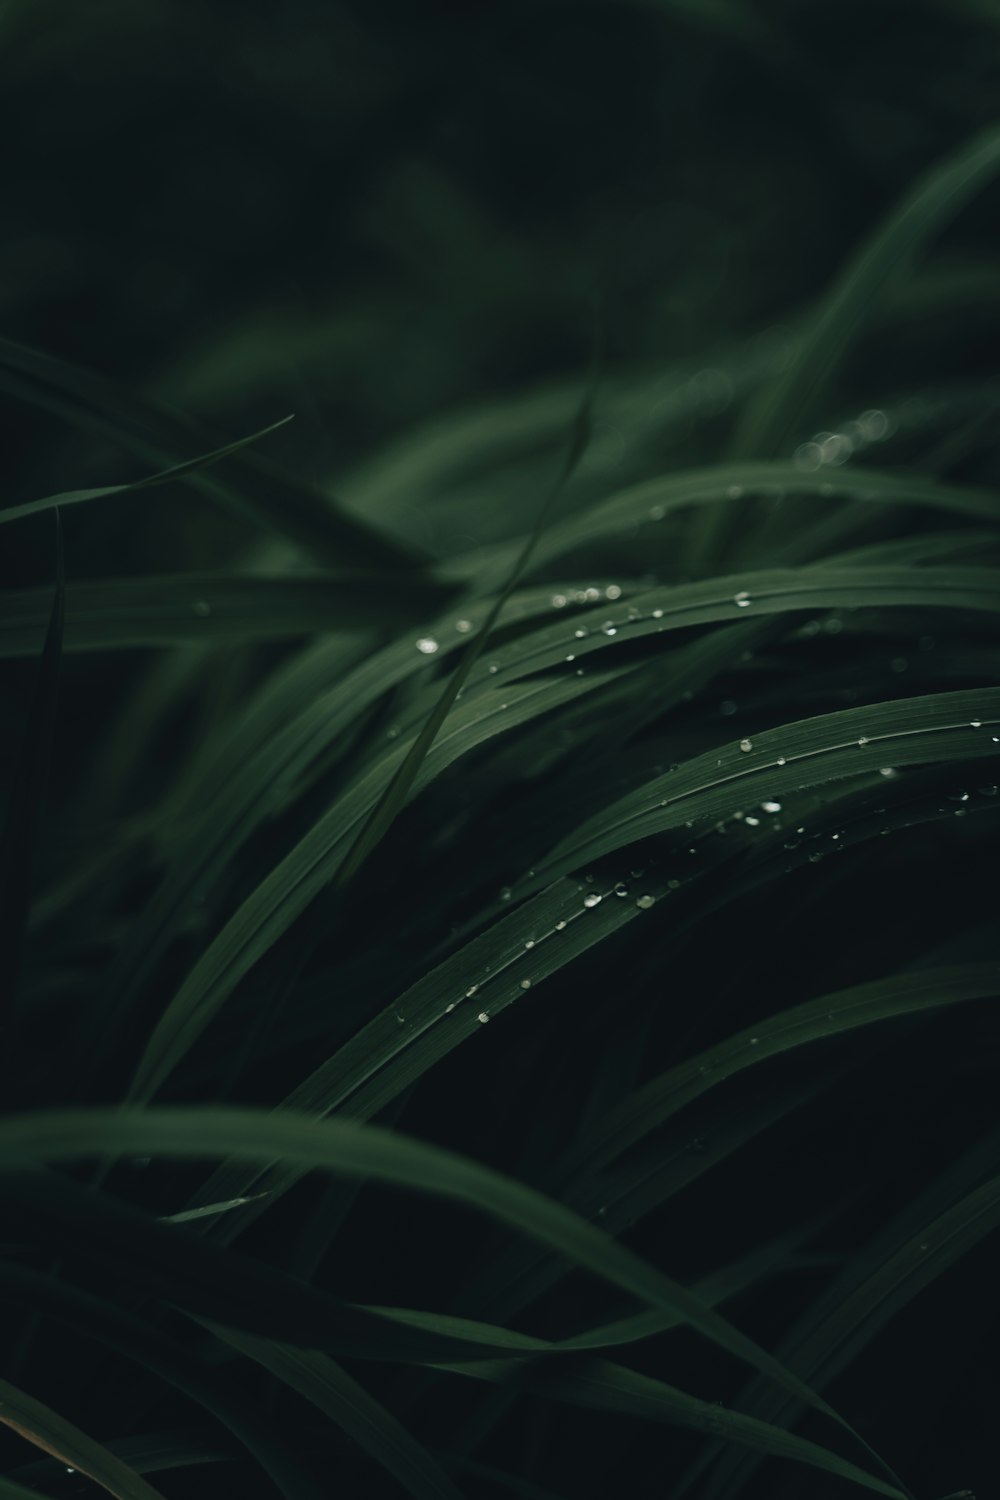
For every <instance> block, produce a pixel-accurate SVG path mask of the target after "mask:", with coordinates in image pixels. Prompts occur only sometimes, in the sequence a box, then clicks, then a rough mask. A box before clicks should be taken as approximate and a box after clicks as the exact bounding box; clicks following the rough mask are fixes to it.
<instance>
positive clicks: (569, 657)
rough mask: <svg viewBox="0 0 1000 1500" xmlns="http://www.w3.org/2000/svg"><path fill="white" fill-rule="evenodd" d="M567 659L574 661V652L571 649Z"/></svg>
mask: <svg viewBox="0 0 1000 1500" xmlns="http://www.w3.org/2000/svg"><path fill="white" fill-rule="evenodd" d="M566 660H567V661H576V653H575V652H573V651H571V652H570V653H569V655H568V656H567V658H566Z"/></svg>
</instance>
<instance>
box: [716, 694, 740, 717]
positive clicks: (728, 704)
mask: <svg viewBox="0 0 1000 1500" xmlns="http://www.w3.org/2000/svg"><path fill="white" fill-rule="evenodd" d="M735 712H736V704H735V703H734V702H733V700H732V698H723V700H722V702H721V703H720V704H719V713H720V714H722V716H723V718H726V719H730V718H732V716H733V714H734V713H735Z"/></svg>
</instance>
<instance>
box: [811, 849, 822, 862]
mask: <svg viewBox="0 0 1000 1500" xmlns="http://www.w3.org/2000/svg"><path fill="white" fill-rule="evenodd" d="M822 858H823V856H822V854H820V853H819V852H818V851H814V852H813V853H812V854H810V856H809V863H810V864H811V865H818V864H819V862H820V860H821V859H822Z"/></svg>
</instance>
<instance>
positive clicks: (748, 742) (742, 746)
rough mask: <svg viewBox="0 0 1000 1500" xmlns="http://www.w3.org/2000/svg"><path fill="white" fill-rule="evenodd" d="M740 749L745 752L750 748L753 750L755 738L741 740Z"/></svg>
mask: <svg viewBox="0 0 1000 1500" xmlns="http://www.w3.org/2000/svg"><path fill="white" fill-rule="evenodd" d="M740 749H741V750H742V751H743V752H744V754H745V753H746V752H747V751H748V750H752V749H753V740H740Z"/></svg>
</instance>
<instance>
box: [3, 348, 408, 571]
mask: <svg viewBox="0 0 1000 1500" xmlns="http://www.w3.org/2000/svg"><path fill="white" fill-rule="evenodd" d="M0 389H2V390H5V391H7V392H8V393H9V394H10V395H13V396H15V397H16V398H17V399H19V400H22V401H26V402H28V403H29V404H30V405H33V406H38V407H41V408H42V409H43V410H46V411H50V412H53V413H54V414H55V415H57V416H58V417H60V418H62V419H63V420H65V421H68V422H70V423H72V425H73V426H75V427H78V428H80V429H81V430H83V431H84V432H87V433H97V434H99V435H100V436H101V437H103V438H106V439H110V440H111V441H112V442H114V443H116V444H118V445H120V446H121V447H124V448H125V449H127V450H128V451H129V452H132V453H134V454H136V456H137V457H139V458H141V459H143V461H144V462H149V463H157V464H167V463H170V462H171V461H172V460H176V458H177V457H178V455H179V454H180V453H182V452H183V451H184V450H185V449H186V448H188V447H189V445H190V444H192V443H201V445H202V446H208V444H207V441H206V440H207V438H208V436H209V434H207V433H206V432H205V430H204V428H203V427H202V426H201V425H200V424H199V423H197V422H194V421H192V420H191V419H190V418H188V417H186V416H181V415H179V414H177V413H176V412H172V411H169V410H167V409H165V408H162V407H158V406H156V405H155V404H154V403H153V402H151V401H148V400H145V399H144V398H143V397H141V396H137V395H136V394H135V393H134V392H132V391H128V390H125V389H124V388H122V387H121V386H119V385H117V384H116V383H115V382H114V381H111V380H107V379H104V378H103V377H101V376H98V375H95V374H93V372H91V371H88V370H82V369H79V368H78V367H76V366H73V365H70V364H67V363H65V362H64V361H62V360H57V359H53V358H52V357H51V356H50V355H47V354H40V353H38V351H37V350H34V349H29V348H26V347H25V346H24V345H22V344H15V343H12V342H11V341H10V340H9V339H0ZM233 470H235V474H234V475H233V477H229V475H230V474H231V473H232V471H233ZM188 477H189V479H190V482H191V483H192V484H193V485H194V486H195V487H196V488H197V489H199V490H201V491H202V492H203V493H205V494H208V495H210V496H213V497H214V498H215V499H217V500H220V501H222V502H223V503H224V504H226V505H228V506H229V507H230V508H231V509H234V510H235V511H237V512H238V513H239V514H241V515H243V516H245V517H247V518H248V519H250V520H252V521H253V522H254V523H255V524H256V525H258V526H264V527H265V528H266V529H267V530H269V531H273V532H277V533H278V534H279V535H281V536H285V537H288V538H290V539H291V540H292V541H294V542H296V543H297V544H298V545H299V546H301V547H303V548H305V549H306V551H308V552H310V553H312V554H314V555H315V556H318V557H322V558H325V559H326V560H327V561H329V562H332V563H334V564H335V565H338V566H345V565H348V564H352V563H356V564H358V565H359V566H363V567H374V568H381V567H388V568H395V567H404V566H405V567H410V566H412V565H413V564H414V563H415V562H416V561H418V559H417V558H416V556H415V554H414V552H413V551H412V550H411V549H408V548H404V547H401V546H400V545H399V544H397V543H396V542H394V541H393V540H392V539H391V538H390V537H388V536H384V535H381V534H378V533H375V532H373V531H370V530H369V529H368V528H367V527H366V526H365V524H364V522H363V521H362V520H361V519H360V518H356V517H353V516H349V515H347V514H346V513H345V512H343V511H341V510H340V509H339V507H338V506H337V505H336V504H335V502H334V501H333V500H331V499H330V497H329V496H328V495H326V494H324V493H322V492H321V491H319V490H317V489H316V488H314V487H313V486H311V485H309V484H305V483H303V482H302V481H301V480H298V479H296V478H294V477H293V476H291V475H289V474H287V473H284V472H283V471H282V470H280V469H278V468H275V467H273V466H272V465H270V464H266V463H264V462H263V460H261V459H260V458H259V457H258V456H257V455H256V454H253V453H247V452H239V453H234V454H232V455H230V457H229V459H228V460H227V461H226V472H225V474H223V475H221V476H220V475H209V474H202V473H200V472H197V471H195V472H192V473H191V474H190V475H189V476H188Z"/></svg>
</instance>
